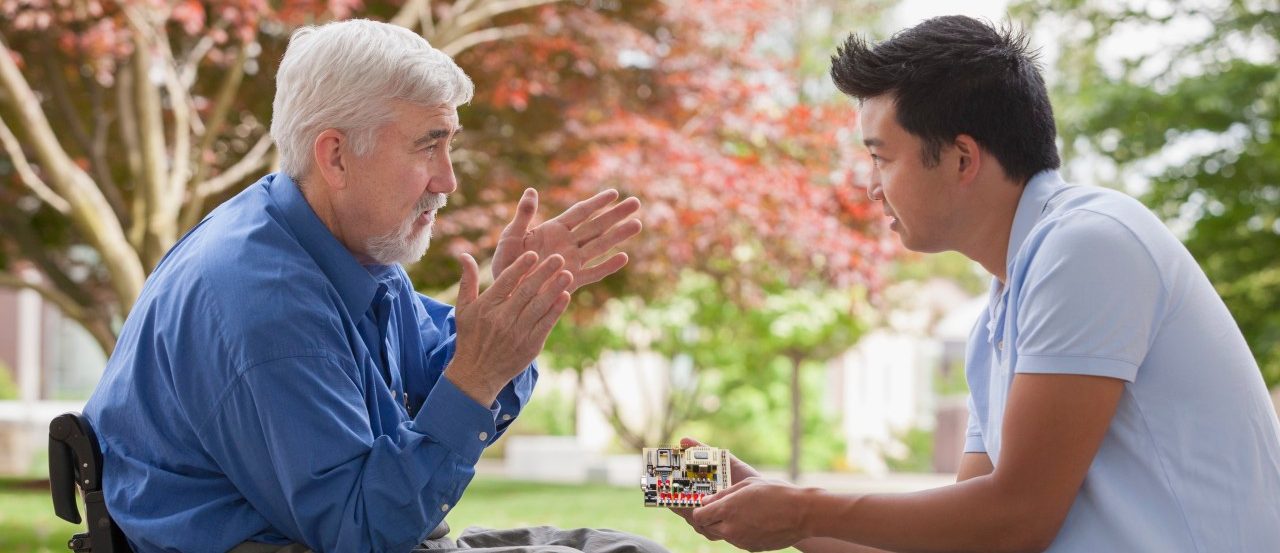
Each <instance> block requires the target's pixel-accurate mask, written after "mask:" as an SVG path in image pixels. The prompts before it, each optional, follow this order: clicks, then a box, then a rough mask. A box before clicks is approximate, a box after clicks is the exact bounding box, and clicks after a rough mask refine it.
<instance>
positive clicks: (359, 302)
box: [263, 173, 378, 319]
mask: <svg viewBox="0 0 1280 553" xmlns="http://www.w3.org/2000/svg"><path fill="white" fill-rule="evenodd" d="M263 186H265V187H266V188H267V192H268V193H269V194H270V195H271V201H272V202H273V203H274V204H275V205H276V207H278V208H279V209H280V213H281V214H282V216H283V219H284V223H285V225H286V226H288V227H289V228H290V229H291V230H292V231H293V234H294V237H295V238H297V240H298V244H300V245H301V246H302V249H303V250H306V252H307V254H309V255H310V256H311V258H312V259H313V260H315V262H316V265H317V266H319V267H320V271H321V272H322V273H324V275H325V277H327V278H328V279H329V282H331V283H332V284H333V287H334V288H335V289H337V291H338V296H339V297H341V298H342V302H343V303H344V304H345V305H346V308H347V314H348V315H349V316H350V317H351V318H352V319H359V318H360V317H362V316H364V314H365V312H367V311H368V310H369V306H370V304H372V302H373V295H374V293H375V292H376V291H377V289H378V282H377V281H376V280H375V279H374V278H373V275H370V274H369V271H368V270H367V269H365V268H364V267H363V266H361V265H360V263H359V262H357V261H356V258H355V256H353V255H351V251H349V250H347V248H346V246H343V245H342V243H341V242H339V241H338V238H337V237H335V236H334V235H333V232H331V231H330V230H329V227H326V226H325V225H324V223H323V222H322V221H320V217H318V216H317V215H316V212H315V211H314V210H312V209H311V204H309V203H307V199H306V198H304V197H303V196H302V191H301V190H299V189H298V185H297V184H295V183H294V182H293V179H291V178H289V176H288V175H286V174H284V173H275V174H272V175H269V176H268V177H267V179H266V182H265V183H264V184H263Z"/></svg>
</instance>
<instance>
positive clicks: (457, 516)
mask: <svg viewBox="0 0 1280 553" xmlns="http://www.w3.org/2000/svg"><path fill="white" fill-rule="evenodd" d="M448 521H449V526H450V527H452V528H453V532H452V533H451V535H452V536H453V537H457V536H458V534H460V533H461V532H462V530H463V529H464V528H466V527H468V526H484V527H488V528H513V527H517V526H541V525H551V526H559V527H561V528H577V527H590V528H612V529H614V530H622V531H625V532H632V533H635V534H640V535H642V536H645V537H648V538H650V539H652V540H654V541H657V542H658V543H661V544H663V545H664V546H666V547H667V549H669V550H671V551H672V553H727V552H730V551H737V549H734V548H733V547H732V546H729V545H727V544H725V543H723V542H719V543H711V542H708V541H706V540H705V539H703V538H702V536H699V535H698V534H696V533H694V531H693V530H691V529H689V527H688V526H687V525H686V524H685V522H684V521H683V520H680V518H678V517H676V516H675V515H673V514H671V513H668V512H665V511H664V510H662V509H651V508H650V509H647V508H645V507H643V506H641V500H640V489H639V486H636V489H631V488H616V487H610V486H601V485H560V484H541V483H532V482H519V481H512V480H501V479H495V478H488V477H483V476H481V477H477V478H476V480H475V481H474V482H472V483H471V486H469V487H468V488H467V493H466V494H465V495H464V496H463V498H462V501H461V502H459V503H458V505H457V506H456V507H455V508H454V509H452V511H451V512H450V513H449V518H448ZM77 531H78V529H77V528H76V527H75V526H74V525H71V524H68V523H66V522H63V521H62V520H60V519H58V518H57V517H56V516H54V514H53V505H52V503H51V502H50V499H49V492H48V490H45V489H38V488H37V489H32V488H30V487H19V486H16V485H13V484H6V483H2V482H0V552H4V553H37V552H40V553H43V552H64V551H67V549H66V540H67V538H68V537H70V536H71V534H73V533H75V532H77ZM789 551H794V550H789Z"/></svg>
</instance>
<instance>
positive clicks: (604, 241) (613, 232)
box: [579, 219, 644, 259]
mask: <svg viewBox="0 0 1280 553" xmlns="http://www.w3.org/2000/svg"><path fill="white" fill-rule="evenodd" d="M643 228H644V224H643V223H641V222H640V220H639V219H627V220H626V221H623V222H621V223H618V224H617V225H614V226H613V228H610V229H609V230H608V232H605V233H604V234H603V235H601V236H597V237H596V238H594V239H592V240H589V241H587V242H586V243H583V244H582V245H581V246H579V250H581V252H582V258H583V259H595V258H597V257H600V256H601V255H604V252H607V251H609V250H611V249H613V247H614V246H617V245H618V244H621V243H623V242H625V241H626V240H627V239H628V238H631V237H632V236H635V235H637V234H640V230H641V229H643Z"/></svg>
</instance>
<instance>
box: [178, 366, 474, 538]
mask: <svg viewBox="0 0 1280 553" xmlns="http://www.w3.org/2000/svg"><path fill="white" fill-rule="evenodd" d="M348 365H349V364H347V363H343V362H341V361H340V360H338V359H336V358H335V357H334V356H332V355H331V354H329V353H326V352H324V351H322V350H316V351H312V352H304V353H300V354H295V355H291V356H287V357H281V358H277V359H274V360H270V361H267V362H264V363H260V364H258V365H256V366H252V367H249V368H247V369H245V370H244V371H243V372H242V373H241V374H240V376H239V377H238V379H237V381H236V382H235V383H234V384H233V385H232V386H231V388H230V389H229V390H228V391H227V392H226V395H225V397H224V398H223V400H222V401H221V405H220V409H219V411H218V412H217V413H216V414H215V416H214V417H213V418H211V419H210V420H209V422H208V423H207V424H206V425H204V427H203V428H202V429H201V431H200V432H201V439H202V441H203V442H204V443H205V446H206V448H207V449H208V450H209V453H210V455H212V456H213V457H214V458H215V460H216V461H217V464H218V466H219V467H220V468H221V469H222V470H223V471H224V473H225V475H226V476H227V477H228V478H229V479H230V480H231V481H232V482H233V483H234V484H235V486H236V488H237V489H238V490H239V491H240V492H241V493H242V494H243V495H244V496H245V498H247V499H248V501H249V503H250V504H251V505H252V506H253V507H254V510H255V511H257V512H258V513H260V514H261V515H262V516H263V517H264V518H265V519H266V522H267V523H268V524H269V525H270V526H271V527H272V528H274V529H275V530H277V531H279V532H281V533H282V534H284V535H285V536H286V537H288V538H289V539H290V540H293V541H296V542H299V543H303V544H306V545H307V546H308V547H309V548H311V549H313V550H315V551H352V552H359V551H408V550H409V549H411V548H412V547H413V546H414V545H416V544H417V543H419V542H420V541H421V540H422V539H423V538H424V537H425V535H426V534H427V533H428V532H430V531H431V529H433V528H435V526H436V525H437V524H439V522H440V521H441V520H442V519H444V517H445V515H446V514H447V512H448V510H449V509H450V508H451V507H452V506H453V504H454V503H456V502H457V501H458V499H459V498H460V497H461V495H462V492H463V490H464V488H465V487H466V485H467V484H468V483H469V482H470V481H471V478H472V476H474V474H475V468H474V467H475V463H476V461H477V460H478V459H479V457H480V453H481V452H482V451H483V449H484V446H485V445H486V444H487V443H488V440H489V438H490V436H491V435H492V434H493V433H494V432H495V428H494V424H493V419H492V415H491V413H490V412H489V411H488V410H487V409H484V408H483V407H481V406H479V405H477V404H476V403H475V402H474V401H472V400H471V399H470V398H468V397H467V396H465V395H464V394H462V393H461V392H460V391H458V389H457V388H455V387H453V385H452V384H451V383H449V381H448V380H447V379H441V381H440V382H439V383H438V384H437V385H436V386H435V387H434V388H433V389H432V391H431V393H430V395H429V396H428V397H427V400H426V402H425V405H424V408H423V409H422V410H421V412H423V413H431V416H429V417H417V418H415V419H412V420H408V421H405V422H403V423H401V424H400V425H399V426H398V427H397V428H396V431H395V432H394V433H392V434H390V435H383V436H377V437H375V436H373V434H372V430H371V428H372V426H371V423H370V420H369V417H370V415H369V410H368V409H367V407H366V406H365V405H364V400H363V398H364V397H365V394H364V393H363V387H365V386H366V385H373V382H372V381H370V382H363V381H362V380H361V379H360V377H359V376H358V375H359V373H358V371H357V370H356V369H355V367H354V366H348Z"/></svg>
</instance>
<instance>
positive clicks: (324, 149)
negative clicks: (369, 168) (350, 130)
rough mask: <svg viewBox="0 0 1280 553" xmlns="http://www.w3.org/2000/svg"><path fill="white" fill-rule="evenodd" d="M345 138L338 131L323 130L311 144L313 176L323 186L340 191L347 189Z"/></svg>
mask: <svg viewBox="0 0 1280 553" xmlns="http://www.w3.org/2000/svg"><path fill="white" fill-rule="evenodd" d="M346 146H347V136H346V135H345V134H343V133H342V131H340V130H338V129H325V130H323V131H321V132H320V134H319V135H317V136H316V141H315V143H313V144H312V151H311V154H312V159H313V160H314V161H315V174H316V175H317V176H318V177H320V179H319V180H320V182H321V183H323V185H324V186H327V187H329V188H334V189H338V190H341V189H343V188H346V187H347V161H348V159H347V157H346V155H347V148H346Z"/></svg>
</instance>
